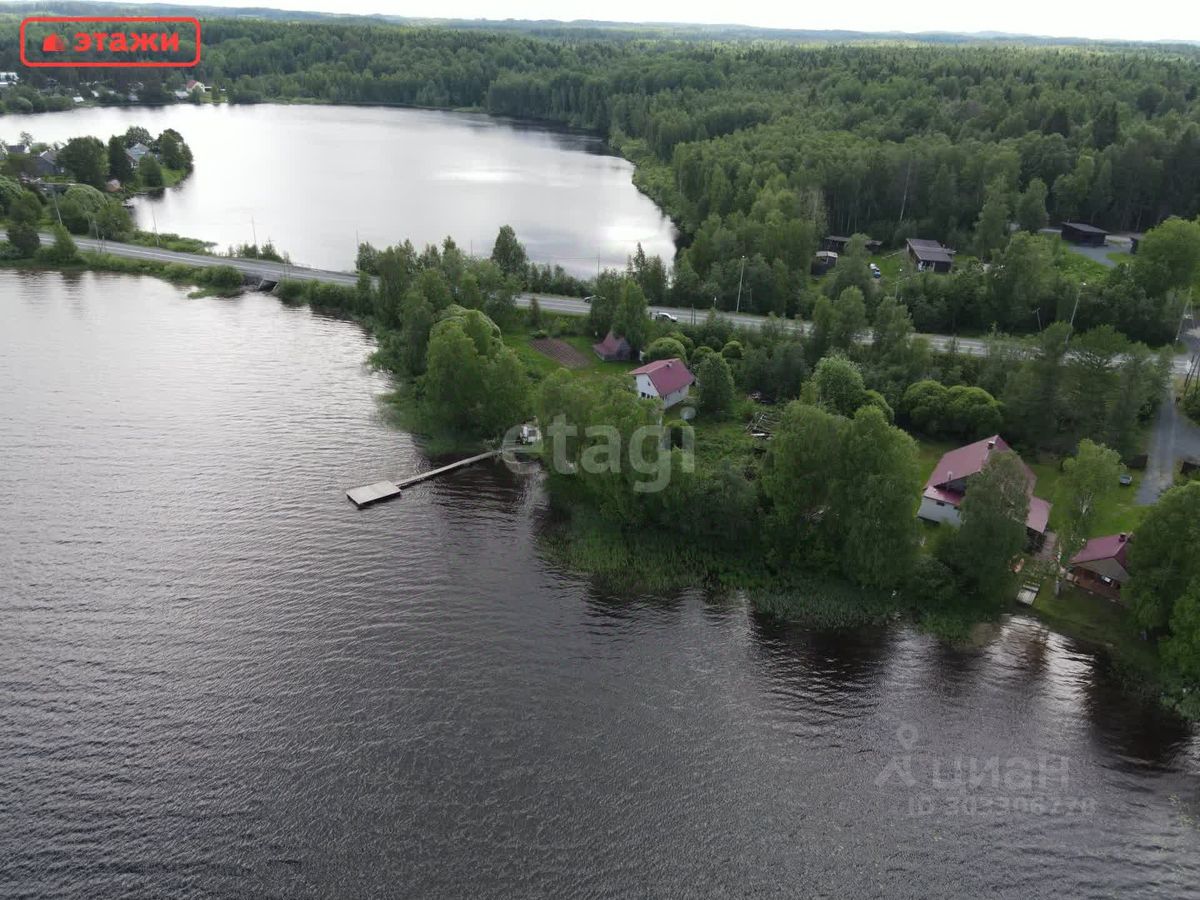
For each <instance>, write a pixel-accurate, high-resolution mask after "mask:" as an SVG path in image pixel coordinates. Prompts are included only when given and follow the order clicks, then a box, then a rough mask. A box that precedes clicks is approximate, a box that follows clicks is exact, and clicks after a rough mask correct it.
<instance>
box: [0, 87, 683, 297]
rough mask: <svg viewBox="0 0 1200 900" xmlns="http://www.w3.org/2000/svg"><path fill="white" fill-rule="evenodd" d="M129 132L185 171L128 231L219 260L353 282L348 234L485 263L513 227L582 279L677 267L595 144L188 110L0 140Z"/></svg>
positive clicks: (450, 120)
mask: <svg viewBox="0 0 1200 900" xmlns="http://www.w3.org/2000/svg"><path fill="white" fill-rule="evenodd" d="M130 125H141V126H144V127H145V128H147V129H149V130H150V131H151V133H153V134H155V135H157V134H158V133H159V132H161V131H162V130H163V129H164V128H174V129H176V130H177V131H179V132H180V133H181V134H182V135H183V136H184V138H185V139H186V140H187V142H188V144H189V145H190V146H191V148H192V152H193V154H194V156H195V161H196V170H195V172H194V173H193V174H192V176H191V177H190V178H188V179H187V180H186V181H185V182H184V183H183V184H181V185H180V186H178V187H176V188H172V189H170V190H168V191H166V192H165V193H164V194H163V195H162V196H161V198H159V199H156V200H140V201H138V203H137V211H136V218H137V222H138V225H139V226H140V227H142V228H144V229H146V230H148V231H149V230H151V229H152V228H154V227H155V226H156V225H157V228H158V230H159V231H160V232H175V233H177V234H184V235H188V236H189V237H198V238H202V239H204V240H211V241H216V242H217V245H218V247H219V248H220V249H225V248H227V247H229V246H232V245H235V244H241V243H249V242H251V241H252V240H253V239H254V237H255V236H256V235H257V239H258V241H259V242H263V241H266V240H267V239H271V240H273V241H274V242H275V245H276V246H277V247H278V248H279V249H280V250H286V251H287V252H289V253H290V254H291V257H292V259H293V261H295V262H297V263H303V264H307V265H313V266H321V267H324V268H334V269H349V268H352V267H353V265H354V254H355V248H356V247H357V243H356V239H355V236H356V235H357V236H358V239H359V240H364V241H371V242H372V243H374V244H375V245H376V246H386V245H388V244H394V243H397V242H399V241H403V240H404V239H405V238H408V239H409V240H411V241H412V242H413V243H414V244H415V245H416V246H417V247H418V249H419V248H420V247H422V246H423V245H424V244H426V243H429V242H437V243H440V242H441V241H442V239H443V238H445V237H446V236H447V235H451V236H452V237H453V238H454V239H455V240H456V241H457V242H458V243H459V244H460V245H461V246H462V247H463V248H464V249H466V250H472V249H473V250H474V251H475V252H476V253H481V254H487V253H490V252H491V248H492V243H493V242H494V241H495V239H496V232H497V230H499V228H500V226H501V225H504V224H509V225H512V226H513V227H514V228H515V229H516V231H517V235H518V237H520V239H521V240H522V242H523V243H524V244H525V247H526V250H527V251H528V253H529V255H530V257H531V258H532V259H536V260H538V261H539V262H550V263H557V264H559V265H561V266H562V267H563V268H565V269H567V270H568V271H571V272H575V273H577V274H581V275H588V274H593V275H594V274H595V272H596V266H597V263H599V264H600V265H601V266H617V267H623V266H624V265H625V261H626V258H627V257H628V256H630V255H631V254H633V252H634V251H635V250H636V249H637V243H638V241H641V243H642V246H643V248H644V249H645V251H646V253H648V254H651V255H653V254H658V255H660V256H662V257H663V259H665V260H668V261H669V260H670V259H671V258H672V256H673V255H674V252H675V251H674V244H673V240H674V230H673V228H672V226H671V223H670V220H668V219H667V218H666V217H665V216H664V215H663V214H662V212H661V211H660V210H659V209H658V207H656V206H655V205H654V203H653V202H652V201H651V200H650V199H649V198H648V197H646V196H644V195H643V194H641V193H639V192H638V190H637V188H635V187H634V186H633V181H632V178H633V166H632V165H631V164H630V163H628V162H626V161H625V160H623V159H620V158H619V157H616V156H612V155H610V154H609V153H608V152H607V151H606V150H605V148H604V145H603V143H602V142H601V141H600V140H599V139H597V138H595V137H591V136H588V135H582V134H575V133H564V132H562V131H554V130H549V129H546V128H541V127H537V126H534V125H529V124H519V123H514V122H510V121H505V120H500V119H495V118H491V117H489V116H483V115H473V114H464V113H448V112H432V111H424V110H413V109H391V108H383V107H350V106H270V105H266V106H192V105H190V104H188V105H179V106H169V107H165V108H161V109H155V110H150V109H112V108H110V109H98V108H97V109H84V110H74V111H70V112H64V113H49V114H45V115H34V116H4V117H3V118H0V137H8V138H10V139H11V140H13V141H15V140H16V138H17V135H18V134H20V133H21V132H22V131H29V132H30V133H32V134H33V136H34V137H35V138H36V139H37V140H39V141H48V142H49V141H65V140H67V139H69V138H72V137H77V136H80V135H87V134H91V135H95V136H97V137H100V138H101V139H103V140H105V141H107V140H108V138H109V136H111V135H113V134H122V133H124V131H125V129H127V128H128V127H129V126H130Z"/></svg>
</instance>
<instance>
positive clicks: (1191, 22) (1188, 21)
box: [198, 0, 1200, 41]
mask: <svg viewBox="0 0 1200 900" xmlns="http://www.w3.org/2000/svg"><path fill="white" fill-rule="evenodd" d="M198 2H199V3H201V4H203V5H212V6H251V5H253V6H270V7H274V8H279V9H296V10H313V11H321V12H337V13H358V14H375V13H379V14H384V15H396V16H411V17H437V18H464V19H558V20H563V21H569V20H573V19H596V20H603V21H608V22H693V23H703V24H737V25H754V26H760V27H768V28H796V29H818V30H826V29H847V30H852V31H906V32H917V31H954V32H966V33H975V32H981V31H1002V32H1009V33H1014V34H1032V35H1046V36H1052V37H1083V38H1100V39H1119V40H1148V41H1154V40H1176V41H1178V40H1184V41H1200V3H1197V2H1196V0H1142V2H1138V3H1131V2H1129V0H1087V2H1081V0H1070V2H1068V0H1003V2H981V0H949V2H948V0H930V2H922V3H901V2H898V0H855V2H854V3H815V2H809V3H803V2H802V3H793V2H784V0H741V2H739V3H720V4H718V3H697V2H695V0H605V2H604V3H597V2H579V0H437V2H436V3H435V2H431V0H266V2H263V0H258V2H255V0H198Z"/></svg>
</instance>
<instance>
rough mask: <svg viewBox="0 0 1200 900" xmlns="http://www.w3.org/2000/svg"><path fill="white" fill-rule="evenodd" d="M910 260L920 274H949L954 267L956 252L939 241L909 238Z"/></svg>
mask: <svg viewBox="0 0 1200 900" xmlns="http://www.w3.org/2000/svg"><path fill="white" fill-rule="evenodd" d="M907 245H908V258H909V259H911V260H912V261H913V263H914V264H915V265H916V267H917V271H919V272H949V271H950V269H951V268H952V267H953V266H954V251H953V250H951V249H950V248H949V247H946V246H944V245H942V244H941V243H940V242H939V241H930V240H926V239H924V238H909V239H908V242H907Z"/></svg>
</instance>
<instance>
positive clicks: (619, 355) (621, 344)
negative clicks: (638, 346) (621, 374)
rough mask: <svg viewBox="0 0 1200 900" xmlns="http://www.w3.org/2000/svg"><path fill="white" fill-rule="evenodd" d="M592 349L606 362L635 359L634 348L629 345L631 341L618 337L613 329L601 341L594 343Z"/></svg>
mask: <svg viewBox="0 0 1200 900" xmlns="http://www.w3.org/2000/svg"><path fill="white" fill-rule="evenodd" d="M592 349H593V350H594V351H595V352H596V355H597V356H598V357H600V358H601V359H602V360H604V361H605V362H625V361H627V360H630V359H633V348H632V347H630V346H629V341H627V340H625V338H623V337H617V336H616V335H615V334H613V333H612V332H611V331H610V332H609V333H608V334H606V335H605V336H604V340H602V341H601V342H600V343H598V344H592Z"/></svg>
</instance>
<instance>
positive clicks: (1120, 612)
mask: <svg viewBox="0 0 1200 900" xmlns="http://www.w3.org/2000/svg"><path fill="white" fill-rule="evenodd" d="M1033 611H1034V612H1035V613H1037V615H1038V616H1039V617H1040V618H1041V619H1043V620H1044V621H1045V622H1046V623H1047V624H1050V625H1052V626H1054V628H1056V629H1057V630H1059V631H1061V632H1063V633H1064V634H1066V635H1069V636H1071V637H1074V638H1077V639H1079V640H1082V641H1087V642H1089V643H1093V644H1100V645H1102V646H1104V647H1107V648H1108V649H1110V650H1111V651H1113V653H1114V656H1115V657H1116V658H1117V659H1119V660H1120V662H1121V663H1122V664H1123V665H1126V666H1129V667H1130V668H1132V669H1133V670H1135V671H1137V672H1139V673H1140V674H1141V675H1142V676H1143V677H1144V678H1145V680H1147V681H1149V682H1151V683H1153V682H1155V681H1157V678H1158V671H1159V662H1158V652H1157V650H1156V649H1155V646H1154V645H1153V644H1152V643H1150V642H1149V641H1144V640H1142V638H1141V630H1140V629H1139V628H1138V626H1137V623H1136V622H1135V621H1134V619H1133V615H1132V614H1131V613H1130V612H1129V610H1128V609H1127V608H1126V607H1124V606H1122V605H1121V604H1120V603H1114V602H1112V601H1111V600H1105V599H1103V598H1101V597H1096V596H1094V595H1092V594H1089V593H1087V592H1086V591H1081V590H1079V588H1076V587H1074V586H1071V585H1064V586H1063V588H1062V591H1061V592H1060V593H1059V595H1058V596H1057V597H1056V596H1054V590H1053V586H1052V585H1046V586H1044V587H1043V588H1042V591H1041V593H1039V594H1038V598H1037V600H1035V601H1034V603H1033Z"/></svg>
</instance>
